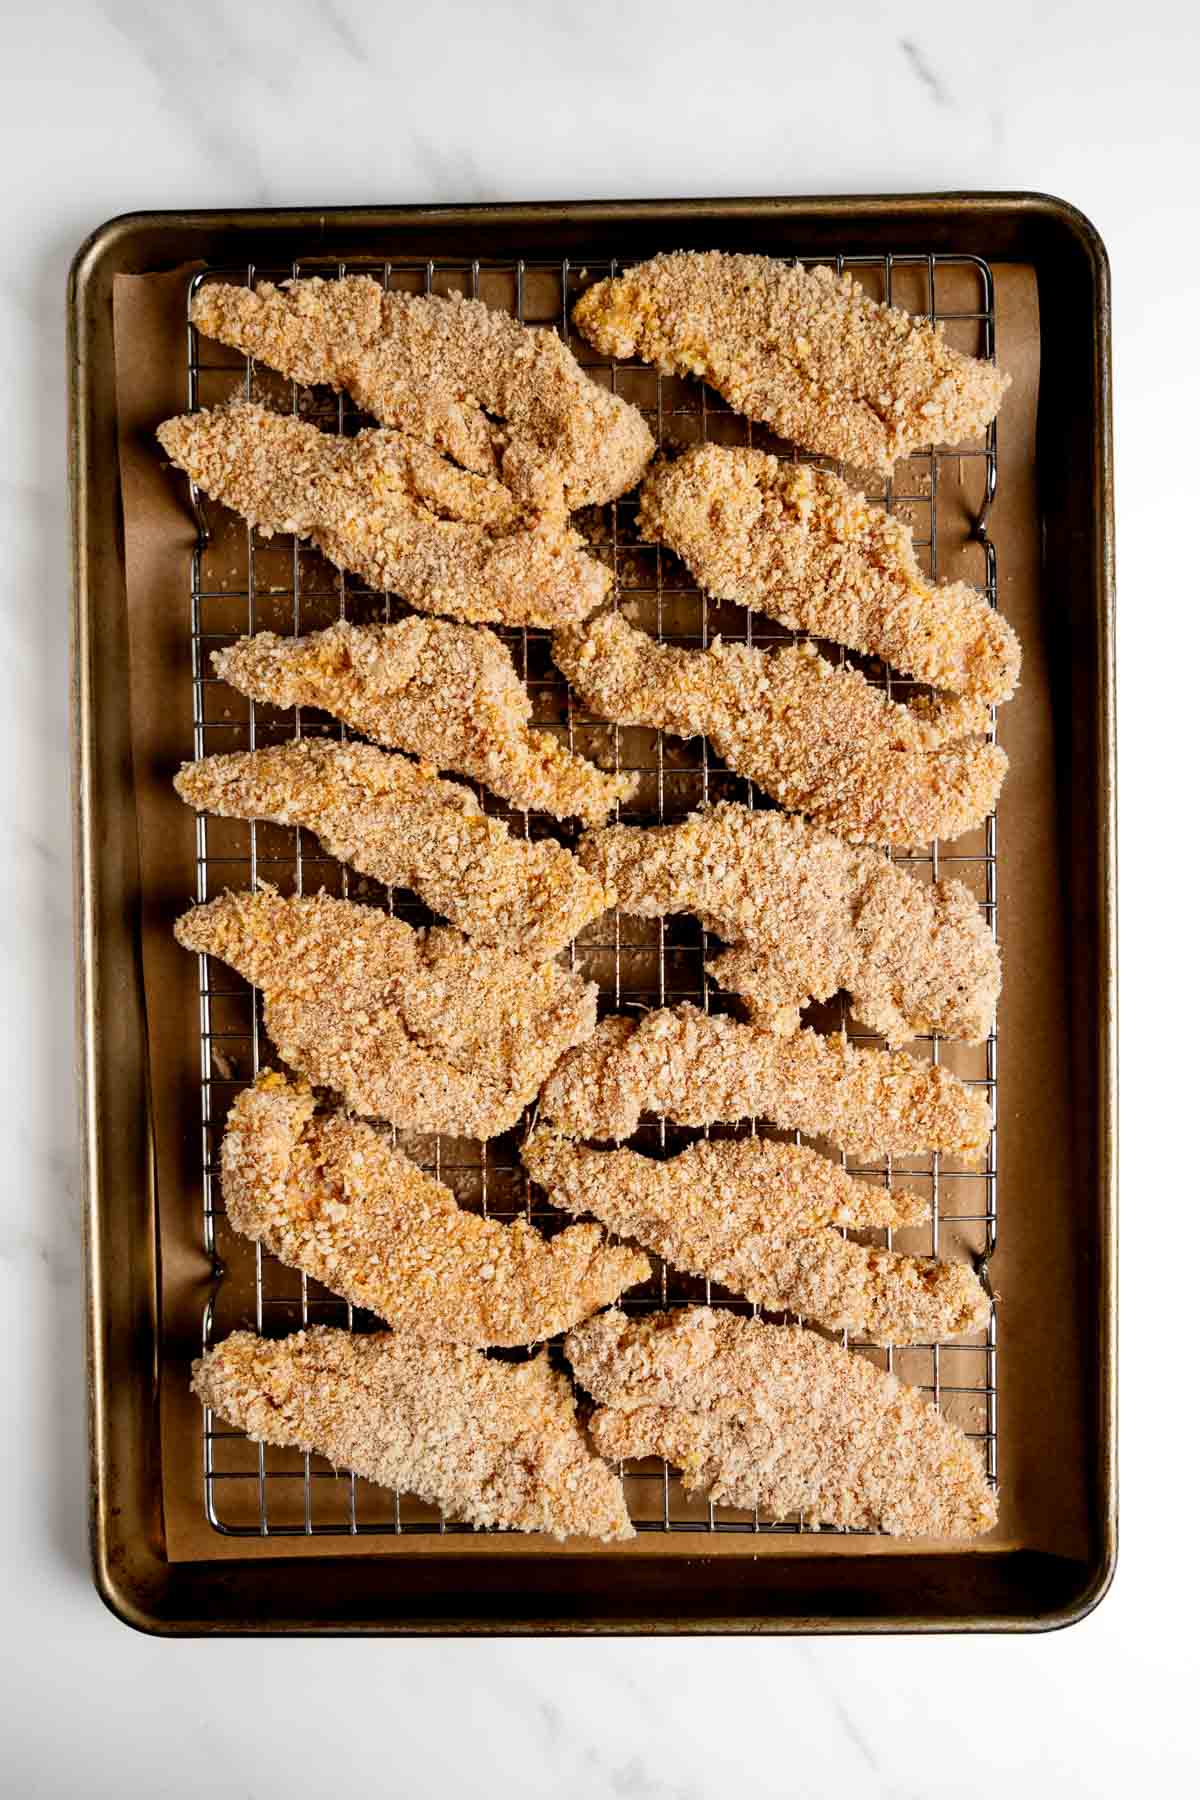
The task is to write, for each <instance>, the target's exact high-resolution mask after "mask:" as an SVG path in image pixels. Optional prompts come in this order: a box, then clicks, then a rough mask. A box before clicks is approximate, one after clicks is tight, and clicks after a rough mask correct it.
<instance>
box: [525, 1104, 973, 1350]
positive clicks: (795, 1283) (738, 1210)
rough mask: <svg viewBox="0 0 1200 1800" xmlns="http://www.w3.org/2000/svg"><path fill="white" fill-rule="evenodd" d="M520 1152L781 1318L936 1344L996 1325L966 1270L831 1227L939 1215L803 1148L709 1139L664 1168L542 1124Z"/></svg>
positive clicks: (672, 1256)
mask: <svg viewBox="0 0 1200 1800" xmlns="http://www.w3.org/2000/svg"><path fill="white" fill-rule="evenodd" d="M521 1155H522V1157H523V1158H524V1162H525V1167H526V1168H527V1169H528V1171H529V1173H530V1174H531V1175H532V1176H533V1179H534V1180H535V1181H536V1182H538V1183H539V1184H540V1185H541V1186H542V1187H543V1188H544V1189H545V1190H546V1193H547V1195H548V1196H549V1198H550V1200H551V1201H552V1202H553V1204H554V1205H555V1206H560V1207H562V1209H563V1211H564V1212H569V1213H574V1214H578V1213H591V1214H592V1215H593V1216H594V1217H595V1218H597V1219H599V1220H600V1221H601V1223H602V1224H604V1225H607V1226H608V1228H609V1230H610V1231H615V1232H616V1233H617V1235H618V1236H619V1237H624V1238H631V1239H633V1241H634V1242H635V1243H639V1244H644V1245H645V1246H646V1248H647V1249H648V1250H653V1251H655V1252H656V1253H657V1254H658V1255H659V1256H661V1257H664V1258H665V1259H666V1261H667V1262H669V1263H670V1264H672V1266H673V1267H674V1268H676V1269H685V1270H687V1271H688V1273H689V1274H692V1275H702V1276H704V1277H706V1278H707V1279H708V1280H710V1281H719V1282H720V1283H721V1284H722V1286H724V1287H727V1288H730V1289H732V1290H733V1291H734V1292H735V1293H738V1294H744V1295H745V1296H746V1298H747V1300H753V1301H754V1302H755V1303H756V1304H757V1305H759V1306H764V1307H766V1309H767V1310H768V1312H795V1313H800V1314H802V1315H803V1316H804V1317H805V1318H807V1319H815V1320H816V1321H817V1323H818V1324H820V1325H825V1326H827V1327H828V1328H829V1329H830V1330H831V1331H849V1332H851V1333H852V1334H853V1335H854V1336H856V1337H860V1338H864V1339H866V1340H867V1341H868V1342H869V1343H875V1344H915V1343H928V1342H930V1341H932V1340H934V1339H937V1338H948V1337H957V1336H958V1335H959V1334H960V1333H962V1332H964V1331H974V1330H976V1329H978V1328H979V1327H980V1326H982V1325H985V1324H986V1323H987V1318H988V1310H989V1308H988V1300H987V1296H986V1295H985V1293H984V1291H983V1289H982V1287H981V1286H980V1284H979V1281H978V1279H977V1278H976V1276H975V1275H974V1273H973V1272H972V1271H971V1270H970V1269H969V1268H967V1267H966V1265H965V1264H963V1263H947V1262H938V1261H936V1260H935V1259H933V1258H931V1257H924V1256H901V1255H898V1254H896V1253H895V1252H893V1251H891V1250H882V1249H874V1248H868V1247H867V1246H865V1245H863V1244H852V1243H847V1241H846V1240H845V1239H844V1238H843V1237H842V1236H841V1235H840V1234H839V1233H838V1232H837V1231H835V1230H832V1229H830V1227H829V1226H828V1225H825V1224H818V1223H817V1221H818V1220H820V1219H822V1218H825V1219H833V1220H836V1222H837V1223H838V1224H841V1225H850V1226H853V1227H855V1228H859V1227H862V1226H878V1225H896V1224H915V1223H916V1222H917V1221H918V1220H920V1219H922V1218H924V1217H925V1216H926V1214H927V1212H928V1208H927V1207H926V1206H925V1204H924V1202H923V1201H921V1200H919V1199H918V1198H917V1196H916V1195H915V1194H904V1193H896V1194H894V1195H893V1194H890V1193H888V1192H887V1190H885V1189H882V1188H878V1187H875V1186H873V1185H871V1184H870V1183H868V1182H865V1181H856V1180H855V1179H854V1178H853V1177H852V1176H850V1175H847V1174H846V1173H845V1171H844V1170H842V1169H840V1168H839V1167H838V1166H837V1164H836V1163H833V1162H830V1161H829V1160H828V1159H827V1158H826V1157H823V1156H818V1155H817V1153H816V1151H814V1150H807V1149H805V1148H804V1147H803V1146H799V1145H795V1144H777V1143H771V1142H769V1141H767V1140H766V1139H763V1138H740V1139H738V1140H737V1141H736V1142H735V1141H731V1140H728V1139H723V1140H719V1141H718V1140H713V1141H709V1142H705V1141H703V1140H702V1141H701V1142H699V1143H695V1144H689V1146H688V1148H687V1149H686V1150H684V1151H682V1152H681V1153H680V1154H679V1155H678V1156H673V1157H671V1158H669V1160H667V1161H665V1162H659V1161H656V1160H655V1159H654V1158H652V1157H649V1156H639V1155H637V1154H636V1153H635V1152H634V1151H632V1150H589V1149H587V1148H586V1147H585V1146H584V1145H582V1144H576V1143H573V1142H572V1141H571V1140H570V1139H569V1138H562V1137H557V1136H556V1135H555V1134H554V1133H553V1132H551V1131H547V1130H546V1129H545V1128H543V1127H539V1128H538V1129H537V1130H536V1131H535V1132H533V1134H532V1135H531V1136H530V1137H529V1138H528V1139H527V1140H526V1142H525V1145H524V1148H523V1149H522V1151H521Z"/></svg>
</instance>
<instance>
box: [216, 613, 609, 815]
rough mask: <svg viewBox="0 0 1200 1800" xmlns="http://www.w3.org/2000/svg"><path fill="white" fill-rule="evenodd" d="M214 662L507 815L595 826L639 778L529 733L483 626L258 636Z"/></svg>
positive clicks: (432, 624) (244, 687) (499, 648)
mask: <svg viewBox="0 0 1200 1800" xmlns="http://www.w3.org/2000/svg"><path fill="white" fill-rule="evenodd" d="M212 664H213V668H214V669H215V670H216V672H217V674H218V675H220V676H221V677H222V679H223V680H225V681H228V682H229V683H230V684H231V685H232V686H233V687H235V688H237V689H238V691H239V692H240V693H243V694H248V695H249V696H250V697H251V699H254V700H264V701H266V702H267V703H268V704H269V705H271V706H319V707H322V708H323V709H324V710H325V711H326V712H331V713H333V714H334V715H335V716H336V717H337V718H339V719H343V720H344V721H345V722H346V724H347V725H350V726H353V728H354V730H356V731H361V732H362V733H363V735H364V736H365V737H372V738H376V739H377V740H378V741H379V742H380V743H381V744H389V745H391V746H393V747H394V748H396V749H398V750H409V751H411V752H412V753H413V754H414V755H416V756H419V757H421V758H422V759H423V760H424V761H426V762H428V763H429V764H430V765H431V766H432V767H434V768H437V769H453V770H454V771H456V772H457V773H458V774H459V775H467V776H469V777H471V779H472V780H475V781H482V782H483V783H484V784H485V785H486V786H487V787H490V788H491V790H492V792H493V793H496V794H499V795H500V797H501V799H502V800H507V801H508V803H509V805H510V806H515V807H522V808H527V809H528V810H529V811H531V812H548V813H553V814H554V816H555V818H559V819H567V818H571V817H574V816H578V817H579V818H582V819H586V820H587V821H589V822H598V821H599V820H601V819H604V818H605V817H607V815H608V814H609V813H610V812H611V811H612V809H613V808H614V806H616V805H617V803H618V801H621V800H625V799H628V797H629V795H630V794H631V793H632V792H633V786H634V783H635V781H636V776H629V775H607V774H605V773H604V771H603V770H602V769H598V768H596V766H595V764H594V763H590V762H588V760H587V759H586V757H583V756H576V755H575V753H574V752H573V751H571V750H568V749H567V748H566V746H565V745H563V744H560V743H559V741H558V739H557V738H555V737H552V736H551V735H550V733H549V732H545V731H530V730H529V728H528V722H529V719H530V717H531V715H532V712H533V702H532V701H531V699H530V698H529V694H528V692H527V691H526V688H525V684H524V682H523V681H521V680H520V678H519V677H518V675H517V672H516V670H515V669H514V668H513V665H512V658H511V657H510V656H509V653H508V651H507V650H506V649H505V647H504V645H503V644H502V643H501V642H500V639H499V638H498V637H496V635H495V634H494V632H491V631H487V630H484V629H483V628H481V627H472V626H469V625H454V624H451V623H449V622H448V621H446V620H444V619H402V620H401V621H400V622H399V623H398V624H396V625H350V624H347V623H346V622H345V620H341V621H339V623H338V624H336V625H331V626H329V628H328V629H327V630H325V631H317V632H314V633H313V634H312V635H311V636H310V637H296V638H281V637H277V636H276V635H275V633H274V632H272V631H260V632H259V633H258V634H257V635H256V636H255V637H247V638H241V639H239V640H238V642H237V643H236V644H231V645H229V647H228V648H227V649H225V650H217V651H214V653H213V658H212Z"/></svg>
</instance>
